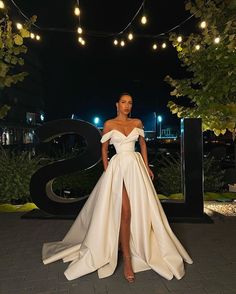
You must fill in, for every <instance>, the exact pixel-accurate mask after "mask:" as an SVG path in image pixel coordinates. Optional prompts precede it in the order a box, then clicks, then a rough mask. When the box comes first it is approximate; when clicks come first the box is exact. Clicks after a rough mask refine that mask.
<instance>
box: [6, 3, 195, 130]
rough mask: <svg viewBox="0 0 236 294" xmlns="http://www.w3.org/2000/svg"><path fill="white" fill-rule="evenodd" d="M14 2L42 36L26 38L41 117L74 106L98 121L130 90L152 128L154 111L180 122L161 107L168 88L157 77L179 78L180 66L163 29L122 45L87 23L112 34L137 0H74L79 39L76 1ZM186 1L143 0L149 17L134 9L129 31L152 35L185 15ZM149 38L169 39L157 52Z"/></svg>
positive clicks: (183, 30)
mask: <svg viewBox="0 0 236 294" xmlns="http://www.w3.org/2000/svg"><path fill="white" fill-rule="evenodd" d="M8 2H9V3H8V4H9V6H10V8H11V11H12V12H13V13H14V15H15V18H16V21H19V22H23V18H22V16H20V14H19V12H18V10H17V9H16V8H15V7H14V5H13V4H12V3H11V1H8ZM15 3H16V4H17V5H18V6H19V7H20V8H21V10H22V11H23V12H24V13H25V14H26V15H27V16H31V15H33V14H36V15H37V16H38V20H37V23H36V24H37V25H38V26H39V27H40V28H41V29H40V30H39V29H36V28H34V29H33V31H34V32H35V33H38V34H40V35H41V38H42V39H41V41H40V42H37V41H32V40H29V44H28V45H29V52H33V54H34V56H36V57H37V59H38V63H39V66H38V70H39V72H40V75H41V78H40V82H39V83H38V86H37V87H38V91H40V93H41V94H40V95H41V98H42V100H43V102H44V106H43V107H44V109H43V110H44V111H45V114H46V115H45V116H46V120H52V119H58V118H65V117H71V115H72V113H74V114H75V115H76V117H77V118H81V119H85V120H88V121H90V122H92V119H93V117H94V116H95V115H97V116H99V117H100V118H101V119H102V121H104V120H105V119H108V118H111V117H114V116H115V114H116V113H115V110H116V108H115V102H116V99H117V96H118V94H119V93H121V92H129V93H130V94H131V95H132V96H133V98H134V107H133V111H132V116H133V117H140V118H142V119H143V120H144V124H145V128H146V130H148V129H153V128H154V124H153V119H154V116H153V112H154V111H156V112H157V114H162V115H163V124H166V125H178V119H177V118H176V117H175V116H173V115H171V113H170V111H169V109H168V108H167V107H166V105H167V103H168V101H169V100H170V98H171V96H170V94H169V93H170V90H171V88H170V87H169V85H168V84H166V83H165V82H164V81H163V79H164V77H165V76H166V75H167V74H169V75H171V76H172V77H176V78H180V77H183V76H184V75H185V72H184V71H183V68H181V66H180V63H179V61H178V59H177V55H176V52H175V50H174V49H173V48H172V45H171V44H170V43H169V42H168V34H166V35H165V36H163V37H159V38H157V39H154V38H153V39H152V38H145V36H143V37H138V36H136V37H135V39H134V40H133V41H132V43H129V44H127V46H125V47H124V48H121V47H119V48H116V47H115V46H114V45H113V40H114V37H113V36H110V37H108V36H107V37H100V38H98V37H93V36H90V34H91V32H93V31H96V32H107V33H111V34H112V33H114V34H115V33H118V32H119V31H121V30H122V29H123V28H124V27H125V26H126V25H127V24H128V23H129V21H130V20H131V19H132V17H133V15H134V14H135V12H136V11H137V9H138V7H139V6H140V5H141V3H142V1H134V0H129V1H123V0H119V1H107V0H106V1H104V0H102V1H92V0H86V1H80V8H81V12H82V13H81V26H82V27H83V29H84V31H85V35H84V39H85V40H86V46H85V47H82V46H81V45H80V44H79V43H78V41H77V38H78V34H77V33H76V29H77V27H78V18H77V17H76V16H75V15H74V13H73V10H74V6H75V5H76V1H72V0H71V1H68V0H67V1H65V0H60V1H55V0H50V1H46V0H43V1H27V0H21V1H20V0H16V1H15ZM184 4H185V1H182V0H178V1H173V0H172V1H171V0H166V1H154V0H149V1H146V4H145V13H146V15H147V17H148V24H147V25H146V26H142V25H141V24H140V22H139V21H140V17H141V15H142V13H140V14H139V16H138V18H137V19H136V21H134V23H133V26H132V31H133V33H134V36H135V33H136V34H141V35H145V34H149V35H155V34H159V33H162V32H166V31H168V30H169V29H171V28H172V27H174V26H176V25H178V24H179V23H181V22H182V21H183V20H184V19H186V18H187V17H189V16H190V14H189V13H188V12H187V11H185V8H184V6H185V5H184ZM196 27H197V22H196V19H195V18H192V19H191V20H189V21H188V22H186V23H185V24H184V25H183V26H181V27H180V28H178V29H176V30H175V32H176V33H179V34H182V35H187V34H189V33H191V32H192V31H193V30H196ZM48 28H56V30H51V31H50V30H48ZM58 29H62V30H68V32H61V31H58ZM88 34H89V35H88ZM126 35H127V34H126ZM154 41H155V42H157V43H158V44H159V45H160V44H161V43H162V42H163V41H167V46H168V47H167V48H166V49H165V50H163V49H161V48H159V49H158V50H157V51H156V52H155V51H153V50H152V43H153V42H154ZM36 57H35V58H36ZM27 79H28V78H27ZM36 96H37V95H36ZM32 99H33V97H32ZM171 99H173V98H171Z"/></svg>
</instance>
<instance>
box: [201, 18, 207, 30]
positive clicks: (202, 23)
mask: <svg viewBox="0 0 236 294" xmlns="http://www.w3.org/2000/svg"><path fill="white" fill-rule="evenodd" d="M206 26H207V23H206V22H205V20H204V21H202V22H201V23H200V28H201V29H205V28H206Z"/></svg>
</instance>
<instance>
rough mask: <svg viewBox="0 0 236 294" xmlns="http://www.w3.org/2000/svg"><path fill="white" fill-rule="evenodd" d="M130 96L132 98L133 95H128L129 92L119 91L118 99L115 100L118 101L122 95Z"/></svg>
mask: <svg viewBox="0 0 236 294" xmlns="http://www.w3.org/2000/svg"><path fill="white" fill-rule="evenodd" d="M125 95H126V96H130V97H131V98H132V99H133V97H132V96H131V95H130V93H128V92H123V93H121V94H120V95H119V96H118V100H117V102H119V101H120V98H121V97H122V96H125Z"/></svg>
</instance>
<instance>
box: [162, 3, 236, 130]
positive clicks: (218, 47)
mask: <svg viewBox="0 0 236 294" xmlns="http://www.w3.org/2000/svg"><path fill="white" fill-rule="evenodd" d="M185 8H186V10H189V11H190V13H191V14H194V16H195V17H196V18H197V19H199V24H200V23H202V22H203V21H204V22H205V23H202V26H203V28H202V29H200V28H199V30H200V31H199V33H192V34H191V35H189V36H188V37H187V38H183V41H182V42H178V41H177V37H178V36H177V35H176V34H175V33H173V34H171V35H170V40H171V41H172V44H173V46H174V47H175V48H176V50H177V52H178V58H179V59H180V61H181V63H182V66H183V67H185V68H186V71H187V78H184V79H173V78H172V77H170V76H166V77H165V81H167V82H168V83H169V84H170V85H171V86H172V87H173V88H174V90H173V91H172V92H171V95H172V96H175V97H176V98H177V99H175V101H169V103H168V107H169V108H170V111H171V112H172V113H173V114H177V116H178V117H195V118H196V117H197V118H202V121H203V131H205V130H212V131H214V133H215V134H216V135H219V134H224V133H225V132H226V130H229V131H230V132H232V133H233V134H235V130H236V82H235V81H236V35H235V33H236V0H225V1H222V0H210V1H204V0H196V1H194V2H193V1H190V2H188V3H187V4H186V7H185ZM204 25H205V26H204ZM178 97H188V98H189V103H188V104H187V106H186V103H185V105H184V104H183V103H182V105H181V101H178V100H179V99H178ZM176 101H177V102H176Z"/></svg>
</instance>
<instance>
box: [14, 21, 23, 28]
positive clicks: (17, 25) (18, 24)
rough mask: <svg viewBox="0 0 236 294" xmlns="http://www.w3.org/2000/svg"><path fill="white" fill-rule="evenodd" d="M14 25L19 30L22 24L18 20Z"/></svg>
mask: <svg viewBox="0 0 236 294" xmlns="http://www.w3.org/2000/svg"><path fill="white" fill-rule="evenodd" d="M16 27H17V29H18V30H21V29H22V28H23V26H22V24H21V23H19V22H18V23H17V24H16Z"/></svg>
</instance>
